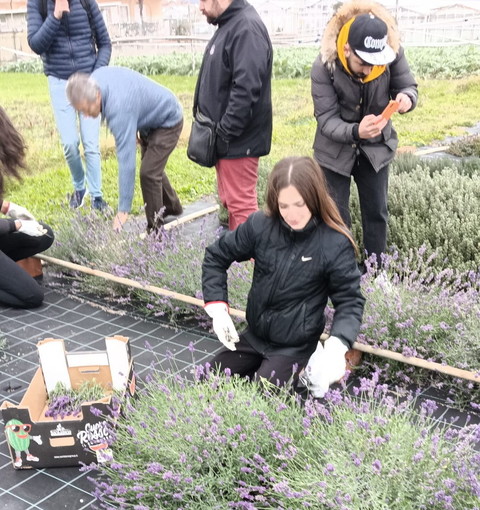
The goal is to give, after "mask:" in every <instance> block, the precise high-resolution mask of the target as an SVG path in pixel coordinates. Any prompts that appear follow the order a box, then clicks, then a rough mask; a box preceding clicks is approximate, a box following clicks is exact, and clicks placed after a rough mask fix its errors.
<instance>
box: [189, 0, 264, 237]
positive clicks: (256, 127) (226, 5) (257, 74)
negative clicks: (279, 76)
mask: <svg viewBox="0 0 480 510" xmlns="http://www.w3.org/2000/svg"><path fill="white" fill-rule="evenodd" d="M200 11H201V13H202V14H203V15H204V16H206V18H207V21H208V23H210V24H212V25H216V26H217V27H218V28H217V31H216V32H215V34H214V35H213V37H212V39H211V40H210V42H209V43H208V45H207V47H206V50H205V54H204V57H203V63H202V69H201V72H200V75H199V77H198V82H197V89H198V90H197V91H198V110H199V111H200V112H201V113H202V114H204V115H206V116H207V117H209V118H210V119H212V120H213V121H215V122H216V123H217V147H216V148H217V158H218V160H217V163H216V165H215V167H216V170H217V183H218V194H219V197H220V200H221V202H222V203H223V205H224V206H225V207H226V208H227V210H228V212H229V228H230V230H233V229H235V228H236V227H237V226H238V225H239V224H240V223H243V222H244V221H245V220H246V219H247V217H248V215H249V214H251V213H252V212H254V211H256V210H257V209H258V204H257V193H256V183H257V177H258V159H259V157H260V156H264V155H266V154H268V153H269V152H270V144H271V137H272V102H271V83H270V81H271V74H272V58H273V52H272V45H271V42H270V38H269V36H268V32H267V29H266V28H265V25H264V24H263V22H262V21H261V19H260V17H259V15H258V13H257V12H256V10H255V9H254V8H253V7H252V6H251V5H250V4H249V3H248V2H246V0H200Z"/></svg>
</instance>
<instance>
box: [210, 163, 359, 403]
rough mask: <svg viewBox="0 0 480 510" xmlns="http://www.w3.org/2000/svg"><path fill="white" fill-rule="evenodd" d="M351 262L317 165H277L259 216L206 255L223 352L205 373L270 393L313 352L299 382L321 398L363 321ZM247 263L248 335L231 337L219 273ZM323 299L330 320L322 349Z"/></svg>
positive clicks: (350, 248)
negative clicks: (261, 381) (248, 381)
mask: <svg viewBox="0 0 480 510" xmlns="http://www.w3.org/2000/svg"><path fill="white" fill-rule="evenodd" d="M355 252H356V247H355V243H354V241H353V239H352V236H351V234H350V232H349V231H348V229H347V227H346V226H345V224H344V223H343V221H342V219H341V216H340V213H339V212H338V209H337V207H336V205H335V203H334V201H333V200H332V198H331V197H330V195H329V194H328V191H327V186H326V181H325V178H324V175H323V172H322V170H321V169H320V167H319V166H318V164H317V163H316V162H315V161H314V160H313V159H312V158H308V157H290V158H285V159H283V160H281V161H280V162H278V163H277V164H276V165H275V167H274V169H273V170H272V172H271V174H270V176H269V181H268V187H267V197H266V211H265V212H261V211H258V212H256V213H254V214H252V215H250V216H249V218H248V220H247V221H246V222H245V223H243V224H241V225H239V226H238V228H237V229H236V230H234V231H232V232H227V233H226V234H225V235H223V236H222V237H220V238H219V239H218V240H217V241H216V242H215V243H213V244H212V245H210V246H209V247H208V248H207V249H206V251H205V258H204V261H203V275H202V286H203V297H204V300H205V311H206V312H207V314H208V315H209V316H210V317H211V318H212V319H213V329H214V331H215V333H216V334H217V336H218V338H219V340H220V341H221V342H222V343H223V344H224V345H225V349H223V350H222V351H220V352H219V353H218V354H217V355H216V356H215V357H214V359H213V361H212V365H213V366H218V367H221V368H222V369H225V368H229V369H230V371H231V372H232V373H233V374H239V375H240V376H249V377H262V378H265V379H268V380H269V381H271V382H273V383H274V384H277V385H278V386H283V385H285V384H286V383H288V382H289V381H293V384H294V385H296V383H297V380H298V374H299V373H300V372H301V371H302V369H304V368H305V367H306V366H307V363H308V361H309V358H310V356H311V355H312V354H313V353H314V352H315V356H314V359H315V363H312V362H311V363H310V364H309V366H308V367H307V371H308V374H307V375H308V378H309V379H310V381H311V382H312V387H311V389H312V393H313V394H314V395H315V396H323V394H324V393H325V392H326V391H327V389H328V386H329V385H330V384H331V383H333V382H335V381H338V380H339V379H341V378H342V377H343V375H344V374H345V353H346V351H347V350H348V349H349V348H351V346H352V344H353V342H354V341H355V339H356V337H357V334H358V331H359V328H360V324H361V320H362V313H363V306H364V302H365V299H364V297H363V296H362V293H361V291H360V272H359V270H358V267H357V262H356V260H355ZM249 259H254V260H255V267H254V273H253V281H252V286H251V288H250V292H249V294H248V302H247V311H246V316H247V323H248V326H247V328H246V329H245V330H244V331H243V332H242V333H241V334H240V336H238V334H237V332H236V330H235V326H234V325H233V322H232V319H231V317H230V315H229V313H228V288H227V269H228V268H229V267H230V265H231V264H232V262H233V261H238V262H241V261H246V260H249ZM329 298H330V300H331V302H332V304H333V307H334V309H335V315H334V320H333V324H332V328H331V330H330V337H329V338H328V340H326V342H325V344H324V346H322V345H321V344H320V343H319V338H320V335H321V334H322V332H323V329H324V327H325V316H324V310H325V306H326V304H327V301H328V299H329ZM312 359H313V358H312Z"/></svg>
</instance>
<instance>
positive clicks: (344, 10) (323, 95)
mask: <svg viewBox="0 0 480 510" xmlns="http://www.w3.org/2000/svg"><path fill="white" fill-rule="evenodd" d="M368 12H372V13H373V14H374V15H375V16H377V17H379V18H381V19H382V20H383V21H385V23H386V24H387V26H388V44H389V45H390V46H391V47H392V48H393V49H394V51H395V52H396V54H397V56H396V58H395V60H394V61H393V62H392V63H391V64H389V65H387V66H386V69H385V71H384V72H383V73H382V74H380V76H378V77H377V78H375V79H374V80H372V81H367V82H366V83H363V82H362V81H360V80H359V79H357V78H355V77H354V76H352V75H351V74H350V73H348V72H347V71H346V70H345V68H344V66H343V64H342V63H341V61H340V59H339V56H338V52H337V38H338V35H339V33H340V29H341V28H342V27H343V25H344V24H345V23H346V22H347V21H348V20H350V19H351V18H352V17H353V16H357V15H360V14H364V13H368ZM311 80H312V98H313V104H314V115H315V118H316V119H317V130H316V134H315V141H314V145H313V149H314V152H315V159H316V160H317V161H318V162H319V163H320V165H321V166H322V167H324V168H328V169H329V170H332V171H334V172H337V173H339V174H342V175H345V176H349V175H350V174H351V171H352V168H353V165H354V163H355V160H356V158H357V155H358V153H359V152H362V153H363V154H364V155H365V156H366V157H367V158H368V160H369V161H370V163H371V165H372V167H373V168H374V170H375V171H376V172H378V171H379V170H380V169H381V168H383V167H384V166H386V165H388V163H390V162H391V161H392V159H393V158H394V156H395V150H396V148H397V145H398V137H397V133H396V132H395V129H394V128H393V126H392V122H391V121H389V122H388V124H387V125H386V127H385V128H384V129H383V131H382V133H381V135H379V136H378V137H376V138H373V139H368V140H363V139H362V140H360V139H359V138H358V125H359V123H360V121H361V120H362V118H363V117H365V115H369V114H374V115H379V114H380V113H381V112H382V111H383V109H384V108H385V106H387V104H388V102H389V100H390V99H394V98H395V96H396V95H397V94H398V93H399V92H403V93H405V94H407V95H408V96H409V97H410V99H411V101H412V109H413V108H415V106H416V104H417V98H418V91H417V84H416V82H415V79H414V77H413V76H412V73H411V71H410V68H409V66H408V62H407V60H406V58H405V54H404V51H403V48H402V47H401V46H400V39H399V33H398V29H397V25H396V22H395V20H394V18H393V17H392V16H391V14H390V13H389V12H388V11H387V10H386V9H385V8H384V7H383V6H381V5H379V4H377V3H375V2H371V1H358V2H348V3H346V4H344V5H343V6H342V7H340V8H339V9H338V11H337V12H336V14H335V15H334V17H333V18H332V19H331V20H330V21H329V23H328V24H327V27H326V29H325V33H324V35H323V39H322V46H321V53H320V55H319V56H318V57H317V59H316V60H315V62H314V64H313V67H312V71H311Z"/></svg>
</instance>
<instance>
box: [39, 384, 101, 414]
mask: <svg viewBox="0 0 480 510" xmlns="http://www.w3.org/2000/svg"><path fill="white" fill-rule="evenodd" d="M109 393H111V392H109ZM106 395H107V391H106V389H105V388H104V387H103V386H102V385H101V384H99V383H97V382H95V381H84V382H83V383H82V384H81V385H80V386H79V387H78V388H76V389H73V388H67V387H66V386H65V385H64V384H63V383H60V382H59V383H57V384H56V385H55V388H54V389H53V390H52V391H50V392H49V394H48V399H47V410H46V411H45V416H47V417H50V418H53V419H62V420H63V419H64V418H65V417H66V416H69V415H72V416H78V415H79V414H80V413H81V411H82V404H84V403H85V402H94V401H96V400H100V399H101V398H103V397H105V396H106Z"/></svg>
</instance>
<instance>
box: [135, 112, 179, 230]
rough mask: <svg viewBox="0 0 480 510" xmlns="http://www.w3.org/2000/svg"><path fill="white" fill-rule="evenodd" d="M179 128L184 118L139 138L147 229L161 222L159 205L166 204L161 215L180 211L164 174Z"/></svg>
mask: <svg viewBox="0 0 480 510" xmlns="http://www.w3.org/2000/svg"><path fill="white" fill-rule="evenodd" d="M182 128H183V120H182V121H180V122H179V123H178V124H177V125H176V126H173V127H171V128H159V129H155V130H154V131H152V132H150V133H149V135H148V136H147V137H145V138H141V139H140V143H141V155H142V163H141V166H140V186H141V188H142V195H143V202H144V204H145V215H146V217H147V229H148V231H151V230H154V229H156V228H158V227H159V226H161V225H162V224H163V217H160V216H159V212H160V210H161V209H162V207H165V211H164V214H163V216H167V215H168V214H181V213H182V205H181V204H180V200H179V198H178V196H177V193H176V192H175V190H174V189H173V188H172V185H171V184H170V181H169V180H168V177H167V174H166V173H165V167H166V165H167V161H168V157H169V156H170V154H171V153H172V151H173V149H175V147H176V145H177V142H178V139H179V138H180V134H181V132H182Z"/></svg>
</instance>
